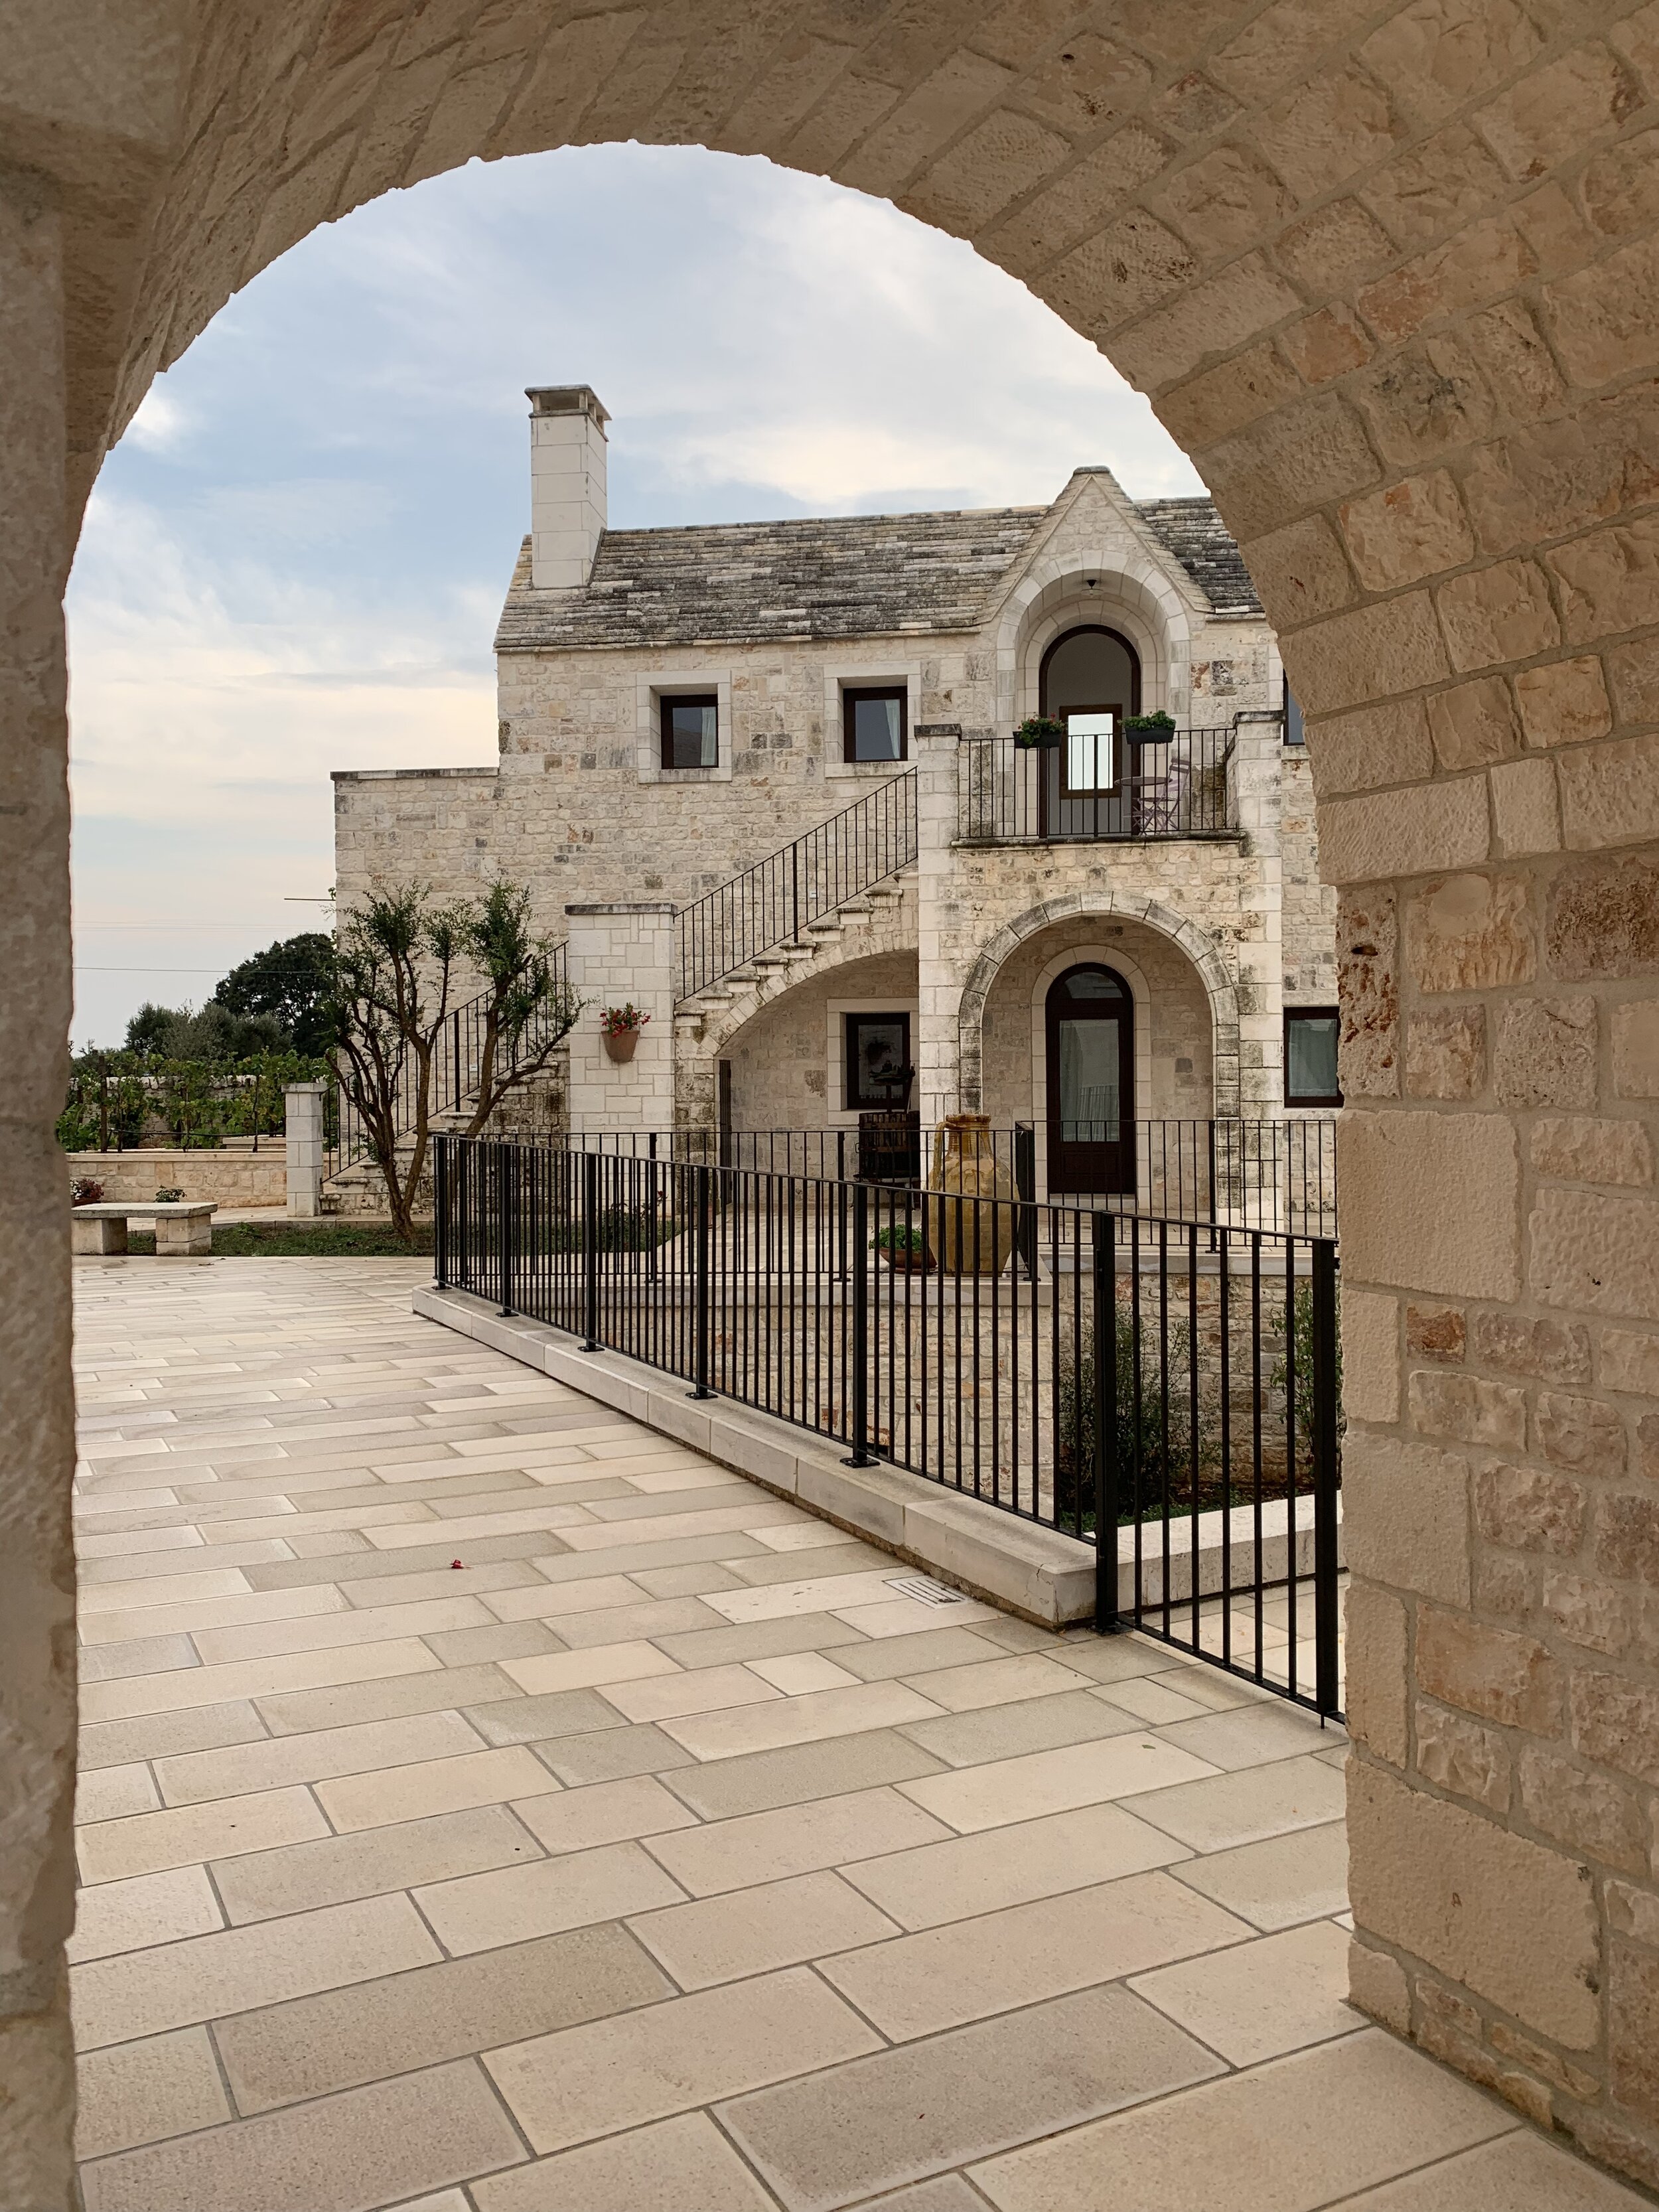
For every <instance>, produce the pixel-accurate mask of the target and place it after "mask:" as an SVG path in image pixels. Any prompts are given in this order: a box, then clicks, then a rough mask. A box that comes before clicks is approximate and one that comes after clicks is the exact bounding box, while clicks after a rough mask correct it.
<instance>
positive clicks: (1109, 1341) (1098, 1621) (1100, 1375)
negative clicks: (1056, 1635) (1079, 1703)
mask: <svg viewBox="0 0 1659 2212" xmlns="http://www.w3.org/2000/svg"><path fill="white" fill-rule="evenodd" d="M1091 1237H1092V1238H1093V1244H1094V1251H1093V1258H1094V1293H1095V1312H1094V1362H1095V1434H1094V1462H1095V1633H1096V1634H1097V1636H1110V1635H1111V1634H1113V1633H1114V1632H1115V1630H1116V1628H1117V1625H1118V1607H1117V1513H1118V1498H1117V1223H1116V1220H1115V1217H1114V1216H1113V1215H1111V1214H1109V1213H1097V1214H1096V1216H1095V1218H1094V1222H1093V1224H1092V1227H1091Z"/></svg>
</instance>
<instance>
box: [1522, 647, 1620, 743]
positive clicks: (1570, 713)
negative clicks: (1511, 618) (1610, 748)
mask: <svg viewBox="0 0 1659 2212" xmlns="http://www.w3.org/2000/svg"><path fill="white" fill-rule="evenodd" d="M1515 701H1516V706H1517V707H1518V708H1520V710H1521V726H1522V730H1523V731H1524V732H1526V738H1527V743H1528V744H1529V745H1532V746H1534V747H1535V748H1537V749H1538V750H1550V749H1553V747H1555V746H1557V745H1581V744H1588V743H1589V741H1590V740H1591V739H1592V738H1603V737H1605V736H1606V735H1607V732H1608V731H1609V730H1610V729H1611V728H1612V727H1613V709H1612V708H1611V707H1610V706H1609V705H1608V703H1607V684H1606V683H1605V681H1604V680H1603V678H1602V675H1601V662H1600V661H1599V660H1596V659H1594V658H1593V657H1589V656H1581V657H1579V658H1578V659H1573V660H1552V661H1548V662H1547V663H1546V664H1545V665H1544V666H1543V667H1541V668H1523V669H1522V670H1521V671H1519V672H1518V674H1517V675H1516V678H1515Z"/></svg>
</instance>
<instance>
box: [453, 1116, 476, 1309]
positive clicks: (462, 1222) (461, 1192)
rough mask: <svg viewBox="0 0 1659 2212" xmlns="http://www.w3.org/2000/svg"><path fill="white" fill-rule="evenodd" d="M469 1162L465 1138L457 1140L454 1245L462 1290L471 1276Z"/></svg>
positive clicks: (470, 1152) (470, 1180)
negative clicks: (456, 1230) (455, 1244)
mask: <svg viewBox="0 0 1659 2212" xmlns="http://www.w3.org/2000/svg"><path fill="white" fill-rule="evenodd" d="M471 1160H472V1147H471V1145H470V1144H469V1143H468V1142H467V1140H466V1139H465V1137H462V1138H459V1139H457V1141H456V1146H455V1191H456V1209H455V1222H456V1227H457V1229H458V1231H459V1235H458V1237H457V1238H456V1243H457V1245H458V1247H459V1255H460V1265H459V1268H458V1269H457V1271H456V1272H457V1273H458V1274H459V1277H460V1283H461V1288H462V1289H463V1290H465V1289H466V1288H467V1286H468V1285H469V1283H470V1281H471V1275H472V1223H471V1216H470V1212H469V1206H470V1202H471V1195H472V1191H471V1185H472V1170H471Z"/></svg>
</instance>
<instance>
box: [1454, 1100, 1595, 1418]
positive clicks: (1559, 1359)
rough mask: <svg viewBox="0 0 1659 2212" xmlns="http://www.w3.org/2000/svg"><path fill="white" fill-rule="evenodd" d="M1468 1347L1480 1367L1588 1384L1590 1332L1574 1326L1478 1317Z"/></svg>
mask: <svg viewBox="0 0 1659 2212" xmlns="http://www.w3.org/2000/svg"><path fill="white" fill-rule="evenodd" d="M1546 1126H1547V1125H1546ZM1471 1346H1472V1349H1473V1351H1474V1358H1475V1359H1476V1361H1477V1363H1478V1364H1480V1366H1482V1367H1497V1368H1501V1369H1502V1370H1504V1372H1505V1373H1506V1374H1510V1375H1535V1376H1540V1377H1541V1379H1543V1380H1544V1381H1546V1382H1550V1383H1588V1382H1589V1372H1590V1350H1589V1330H1588V1329H1586V1328H1580V1327H1579V1326H1578V1325H1577V1323H1576V1322H1559V1321H1547V1320H1544V1321H1541V1320H1536V1319H1534V1317H1533V1316H1531V1315H1530V1314H1516V1313H1478V1314H1476V1316H1474V1327H1473V1329H1472V1332H1471Z"/></svg>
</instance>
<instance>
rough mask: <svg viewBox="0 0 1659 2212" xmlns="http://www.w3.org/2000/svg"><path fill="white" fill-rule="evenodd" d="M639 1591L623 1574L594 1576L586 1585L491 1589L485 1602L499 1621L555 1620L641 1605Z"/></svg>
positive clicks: (580, 1583) (536, 1585)
mask: <svg viewBox="0 0 1659 2212" xmlns="http://www.w3.org/2000/svg"><path fill="white" fill-rule="evenodd" d="M639 1595H640V1594H639V1592H638V1590H636V1589H635V1587H634V1585H633V1583H631V1582H629V1580H628V1579H627V1577H625V1576H623V1575H594V1576H592V1577H591V1578H590V1579H589V1580H587V1581H586V1582H574V1583H544V1582H535V1583H526V1585H525V1586H524V1587H523V1588H522V1589H502V1590H489V1591H488V1592H486V1593H485V1595H484V1600H483V1602H484V1603H485V1604H486V1605H487V1606H488V1607H489V1610H490V1612H491V1613H494V1614H495V1617H496V1619H497V1620H556V1619H557V1617H558V1616H559V1614H561V1613H601V1612H607V1611H614V1609H615V1608H616V1607H618V1606H623V1605H633V1604H635V1603H637V1601H638V1599H639Z"/></svg>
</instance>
